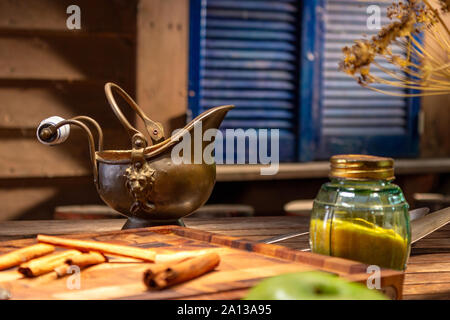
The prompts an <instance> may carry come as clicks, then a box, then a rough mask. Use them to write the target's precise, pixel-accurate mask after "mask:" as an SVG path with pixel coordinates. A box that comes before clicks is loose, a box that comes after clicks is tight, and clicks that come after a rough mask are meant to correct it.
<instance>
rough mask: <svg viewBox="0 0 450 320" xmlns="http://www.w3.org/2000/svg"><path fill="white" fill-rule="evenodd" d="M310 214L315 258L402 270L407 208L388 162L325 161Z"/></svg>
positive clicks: (405, 254)
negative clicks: (325, 176)
mask: <svg viewBox="0 0 450 320" xmlns="http://www.w3.org/2000/svg"><path fill="white" fill-rule="evenodd" d="M330 163H331V171H330V179H331V181H330V182H328V183H325V184H324V185H323V186H322V187H321V189H320V191H319V193H318V195H317V197H316V199H315V200H314V206H313V210H312V214H311V223H310V246H311V251H312V252H315V253H320V254H325V255H330V256H335V257H342V258H347V259H351V260H356V261H361V262H363V263H366V264H369V265H377V266H379V267H385V268H390V269H397V270H404V269H405V268H406V262H407V260H408V257H409V252H410V247H411V231H410V221H409V213H408V208H409V206H408V204H407V203H406V201H405V198H404V196H403V192H402V190H401V189H400V188H399V187H398V186H397V185H395V184H393V183H392V182H391V181H392V180H393V179H394V169H393V166H394V161H393V160H392V159H390V158H382V157H374V156H364V155H338V156H333V157H332V158H331V160H330Z"/></svg>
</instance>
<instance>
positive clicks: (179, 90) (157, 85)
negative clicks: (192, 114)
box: [136, 0, 189, 136]
mask: <svg viewBox="0 0 450 320" xmlns="http://www.w3.org/2000/svg"><path fill="white" fill-rule="evenodd" d="M137 25H138V28H137V43H138V47H137V52H138V54H137V61H136V63H137V84H138V85H137V92H136V95H137V99H138V102H139V104H140V106H141V107H142V108H143V109H144V110H145V112H146V113H147V115H148V116H149V117H150V118H152V119H154V120H157V121H160V122H161V123H162V124H163V126H164V128H165V131H166V136H168V135H170V134H171V133H172V131H173V130H175V129H178V128H180V127H182V126H183V125H184V124H185V120H186V111H187V88H188V56H189V54H188V51H189V48H188V46H189V0H140V1H139V10H138V19H137ZM138 123H139V124H141V123H140V122H138ZM139 128H140V129H141V130H143V129H142V126H139Z"/></svg>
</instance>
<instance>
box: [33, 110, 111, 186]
mask: <svg viewBox="0 0 450 320" xmlns="http://www.w3.org/2000/svg"><path fill="white" fill-rule="evenodd" d="M76 118H79V117H76ZM76 118H73V119H68V120H64V121H61V122H58V123H57V124H55V125H50V126H48V127H44V128H42V129H41V130H40V131H39V137H40V138H41V139H42V140H43V141H48V140H51V139H52V137H54V136H55V135H56V134H57V131H58V129H59V128H60V127H62V126H64V125H67V124H69V125H71V124H72V125H76V126H78V127H80V128H81V129H83V130H84V131H85V132H86V134H87V137H88V142H89V153H90V158H91V163H92V171H93V173H94V183H95V185H96V186H97V187H98V168H97V161H96V159H95V142H94V136H93V135H92V132H91V130H90V129H89V127H88V126H87V125H85V124H84V123H83V122H81V121H79V120H76ZM83 118H84V120H87V119H86V118H88V117H84V116H83ZM88 119H90V118H88ZM91 120H92V121H94V122H95V120H93V119H90V120H89V121H91ZM95 123H96V122H95ZM97 125H98V124H97ZM98 128H100V126H99V127H98ZM100 137H101V138H102V140H103V135H102V133H101V129H100V131H99V145H100Z"/></svg>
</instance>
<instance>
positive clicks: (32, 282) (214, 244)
mask: <svg viewBox="0 0 450 320" xmlns="http://www.w3.org/2000/svg"><path fill="white" fill-rule="evenodd" d="M69 237H70V238H78V239H91V240H98V241H104V242H111V243H117V244H124V245H131V246H137V247H141V248H149V249H152V250H155V251H157V253H158V255H157V262H158V261H160V262H163V261H164V260H166V259H172V258H173V257H174V255H181V256H182V255H183V254H185V252H186V251H190V252H194V251H198V252H207V251H216V252H218V253H219V254H220V257H221V263H220V265H219V267H218V268H217V269H216V270H214V271H212V272H210V273H208V274H206V275H204V276H202V277H200V278H197V279H194V280H191V281H189V282H186V283H183V284H180V285H178V286H174V287H172V288H168V289H165V290H161V291H147V289H146V287H145V286H144V284H143V281H142V276H143V272H144V270H146V268H147V267H148V266H149V264H148V263H143V262H139V261H136V260H133V259H129V258H120V257H111V259H110V262H109V263H105V264H101V265H97V266H92V267H89V268H87V269H84V270H83V271H82V272H81V276H80V278H75V277H74V276H68V277H65V278H62V279H58V280H52V281H48V282H44V283H43V282H40V280H39V279H23V278H21V275H20V274H19V273H18V272H17V271H16V270H15V269H10V270H6V271H2V272H0V286H1V287H4V288H6V289H8V290H9V291H10V292H11V294H12V299H130V298H132V299H239V298H242V297H243V296H244V295H245V293H246V292H247V290H248V288H250V287H252V286H253V285H255V284H256V283H258V282H259V281H261V279H263V278H266V277H270V276H275V275H278V274H282V273H287V272H298V271H307V270H323V271H327V272H331V273H334V274H337V275H339V276H342V277H345V278H347V279H349V280H351V281H355V282H361V283H366V281H367V279H368V277H370V276H371V275H372V274H368V273H367V265H364V264H361V263H359V262H354V261H350V260H345V259H341V258H335V257H328V256H322V255H318V254H314V253H309V252H302V251H297V250H292V249H288V248H286V247H283V246H279V245H269V244H261V243H256V242H251V241H247V240H242V239H238V238H233V237H226V236H222V235H217V234H214V233H210V232H205V231H200V230H194V229H190V228H184V227H179V226H163V227H153V228H144V229H134V230H125V231H114V232H103V233H96V234H79V235H70V236H69ZM35 242H36V240H34V239H23V240H13V241H6V242H0V254H2V253H6V252H8V251H11V250H14V249H17V248H21V247H23V246H27V245H30V244H32V243H35ZM403 278H404V274H403V273H402V272H398V271H393V270H382V271H381V288H382V291H384V292H385V293H386V294H387V295H388V296H390V297H391V298H395V299H399V298H401V296H402V284H403ZM78 280H79V281H78ZM68 284H69V285H68ZM77 284H79V288H77Z"/></svg>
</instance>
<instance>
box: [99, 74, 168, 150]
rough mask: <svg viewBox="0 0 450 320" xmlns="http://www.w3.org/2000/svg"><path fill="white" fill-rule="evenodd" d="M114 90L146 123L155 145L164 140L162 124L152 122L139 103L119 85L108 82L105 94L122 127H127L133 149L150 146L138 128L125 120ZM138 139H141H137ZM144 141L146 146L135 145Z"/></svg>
mask: <svg viewBox="0 0 450 320" xmlns="http://www.w3.org/2000/svg"><path fill="white" fill-rule="evenodd" d="M112 89H115V90H116V91H117V92H118V93H119V94H120V96H121V97H122V98H123V99H124V100H125V101H126V102H127V103H128V105H129V106H131V107H132V108H133V110H134V111H136V113H137V114H138V115H139V117H140V118H141V119H142V121H144V124H145V127H146V129H147V132H148V134H149V136H150V138H151V140H152V142H153V144H156V143H159V142H161V141H163V140H164V129H163V127H162V125H161V123H159V122H156V121H153V120H150V119H149V118H148V117H147V116H146V115H145V113H144V112H143V111H142V110H141V108H140V107H139V106H138V105H137V103H136V102H135V101H134V100H133V99H132V98H131V97H130V96H129V95H128V94H127V93H126V92H125V91H124V90H123V89H122V88H121V87H119V86H118V85H116V84H114V83H111V82H108V83H107V84H105V94H106V98H107V99H108V102H109V104H110V106H111V108H112V110H113V111H114V114H115V115H116V117H117V118H118V119H119V121H120V122H121V123H122V125H123V126H124V127H125V129H126V130H127V131H128V134H129V135H130V138H132V140H133V141H132V142H133V149H135V148H142V147H144V148H145V147H146V146H147V145H148V143H147V139H145V137H144V135H143V134H142V133H140V132H139V131H138V130H137V129H136V128H134V127H133V126H131V124H130V123H129V122H128V120H127V119H126V118H125V116H124V114H123V113H122V111H121V110H120V109H119V106H118V105H117V102H116V100H115V98H114V95H113V92H112ZM136 137H138V138H139V139H136ZM141 139H143V142H144V143H145V146H138V145H135V142H136V141H137V142H140V140H141Z"/></svg>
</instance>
